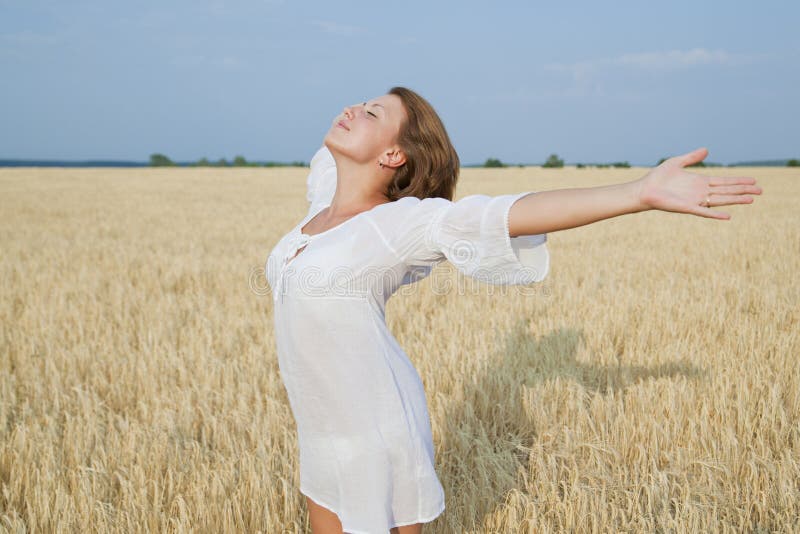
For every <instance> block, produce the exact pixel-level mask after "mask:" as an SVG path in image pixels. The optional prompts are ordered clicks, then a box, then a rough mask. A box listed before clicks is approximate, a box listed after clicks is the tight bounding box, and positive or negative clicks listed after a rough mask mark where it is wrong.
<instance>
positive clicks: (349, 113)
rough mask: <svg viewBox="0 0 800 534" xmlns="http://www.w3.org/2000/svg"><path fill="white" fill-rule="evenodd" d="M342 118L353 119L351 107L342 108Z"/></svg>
mask: <svg viewBox="0 0 800 534" xmlns="http://www.w3.org/2000/svg"><path fill="white" fill-rule="evenodd" d="M344 117H345V118H346V119H348V120H350V119H352V118H353V107H352V106H345V108H344Z"/></svg>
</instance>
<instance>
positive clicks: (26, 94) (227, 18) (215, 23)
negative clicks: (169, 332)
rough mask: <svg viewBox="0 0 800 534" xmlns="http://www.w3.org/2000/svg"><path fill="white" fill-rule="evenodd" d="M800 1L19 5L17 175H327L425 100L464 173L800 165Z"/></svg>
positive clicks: (5, 64) (5, 74)
mask: <svg viewBox="0 0 800 534" xmlns="http://www.w3.org/2000/svg"><path fill="white" fill-rule="evenodd" d="M798 20H800V3H799V2H790V1H784V2H768V1H767V2H762V3H760V4H758V5H757V4H756V3H755V2H738V1H726V2H722V1H719V2H717V1H714V2H684V1H672V2H663V3H659V4H656V3H651V2H624V1H623V2H566V1H565V2H541V3H539V2H495V3H491V2H469V1H466V2H458V3H455V2H453V3H444V2H417V1H403V2H393V3H380V2H354V1H339V2H312V1H306V2H292V1H289V0H286V1H281V0H239V1H236V2H234V1H229V2H210V1H203V0H200V1H192V2H189V1H183V0H175V1H170V2H150V1H140V2H109V1H107V0H106V1H99V0H97V1H96V0H92V1H81V0H76V1H70V2H63V1H55V0H54V1H43V0H24V1H22V0H20V1H9V0H0V73H2V75H1V76H0V158H39V159H127V160H138V161H144V160H147V158H148V157H149V155H150V154H151V153H153V152H162V153H165V154H167V155H168V156H170V157H171V158H173V159H175V160H179V161H190V160H196V159H199V158H200V157H204V156H205V157H207V158H209V159H212V160H216V159H219V158H221V157H225V158H228V159H229V160H230V159H232V158H233V156H234V155H236V154H242V155H244V156H245V157H246V158H248V159H252V160H281V161H290V160H303V161H308V160H309V159H310V158H311V155H312V154H313V153H314V151H315V150H316V149H317V148H318V146H319V145H320V143H321V140H322V137H323V136H324V134H325V132H326V131H327V129H328V126H329V125H330V121H331V119H332V118H333V117H334V116H335V115H336V114H337V113H338V112H339V111H340V110H341V108H342V107H343V106H344V105H345V104H350V103H355V102H360V101H363V100H366V99H369V98H371V97H374V96H377V95H380V94H383V93H384V92H386V91H387V90H388V89H389V88H390V87H392V86H394V85H405V86H408V87H410V88H412V89H414V90H416V91H418V92H419V93H420V94H422V95H423V96H425V97H426V98H427V99H428V100H429V101H430V102H431V103H432V104H433V105H434V107H436V108H437V110H438V111H439V113H440V115H441V116H442V118H443V120H444V122H445V125H446V126H447V128H448V131H449V132H450V135H451V137H452V139H453V142H454V144H455V146H456V148H457V150H458V151H459V154H460V156H461V159H462V162H464V163H478V162H483V161H484V160H485V159H486V158H487V157H496V158H500V159H501V160H503V161H506V162H532V163H533V162H541V161H544V160H545V159H546V158H547V156H548V155H549V154H550V153H553V152H555V153H558V154H559V155H560V156H561V157H562V158H564V159H565V160H566V161H567V162H573V163H574V162H581V161H584V162H591V161H597V162H601V161H618V160H628V161H630V162H631V163H633V164H643V165H652V164H655V163H656V162H657V160H658V159H659V158H660V157H662V156H667V155H671V154H677V153H681V152H686V151H688V150H690V149H692V148H695V147H698V146H707V147H708V148H709V150H710V155H709V157H708V161H715V162H721V163H731V162H736V161H742V160H753V159H772V158H785V157H800V133H798V127H799V126H800V105H798V98H797V95H798V94H800V89H798V87H800V37H798V35H800V32H798V29H797V23H798Z"/></svg>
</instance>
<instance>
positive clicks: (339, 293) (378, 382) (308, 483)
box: [266, 87, 761, 534]
mask: <svg viewBox="0 0 800 534" xmlns="http://www.w3.org/2000/svg"><path fill="white" fill-rule="evenodd" d="M706 154H707V151H706V150H705V149H698V150H695V151H694V152H690V153H688V154H684V155H682V156H678V157H674V158H671V159H668V160H666V161H665V162H663V163H662V164H661V165H659V166H658V167H656V168H654V169H652V170H651V171H650V172H648V173H647V174H646V175H645V176H643V177H642V178H640V179H638V180H635V181H632V182H628V183H621V184H618V185H611V186H603V187H591V188H581V189H562V190H554V191H545V192H532V191H528V192H523V193H517V194H507V195H500V196H494V197H491V196H486V195H472V196H469V197H466V198H463V199H461V200H459V201H457V202H453V201H452V199H453V193H454V189H455V185H456V180H457V177H458V170H459V160H458V156H457V154H456V151H455V150H454V148H453V146H452V145H451V143H450V140H449V137H448V135H447V132H446V131H445V128H444V126H443V125H442V122H441V120H440V119H439V117H438V116H437V114H436V112H435V111H434V110H433V108H432V107H431V106H430V104H428V102H427V101H425V100H424V99H423V98H422V97H420V96H419V95H417V94H416V93H414V92H413V91H410V90H408V89H405V88H399V87H395V88H393V89H392V90H391V91H389V93H388V94H386V95H383V96H380V97H378V98H374V99H372V100H369V101H367V102H364V103H361V104H357V105H353V106H348V107H346V108H344V110H343V111H342V112H341V114H339V115H338V116H337V117H336V118H335V119H334V121H333V124H332V126H331V128H330V130H329V131H328V133H327V135H326V136H325V140H324V147H323V148H321V149H320V150H319V151H318V152H317V153H316V155H315V156H314V158H313V159H312V161H311V173H310V174H309V177H308V195H307V197H308V201H309V202H310V208H309V211H308V213H307V214H306V216H305V217H304V218H303V219H302V220H301V221H300V222H299V223H298V224H297V225H296V226H295V227H294V228H292V230H291V231H289V233H287V234H286V235H285V236H284V237H283V238H281V240H280V241H279V242H278V244H277V245H276V246H275V248H274V249H273V250H272V252H271V253H270V255H269V258H268V260H267V265H266V270H267V278H268V280H269V283H270V287H271V289H272V293H273V300H274V320H275V336H276V343H277V351H278V363H279V367H280V373H281V377H282V379H283V381H284V384H285V387H286V391H287V394H288V397H289V402H290V405H291V408H292V412H293V414H294V417H295V421H296V423H297V432H298V442H299V452H300V492H301V493H302V494H303V495H305V496H306V498H307V502H308V509H309V513H310V522H311V526H312V529H313V531H314V533H315V534H320V533H329V532H352V533H358V532H364V533H370V534H374V533H379V532H380V533H385V532H387V531H390V530H391V532H395V533H400V534H403V533H418V532H421V530H422V524H423V523H425V522H428V521H431V520H433V519H434V518H436V517H437V516H438V515H439V514H440V513H441V512H442V511H443V510H444V492H443V490H442V486H441V484H440V483H439V480H438V478H437V476H436V472H435V470H434V457H433V443H432V439H431V427H430V421H429V416H428V411H427V405H426V401H425V393H424V391H423V388H422V382H421V380H420V377H419V375H418V374H417V372H416V370H415V369H414V367H413V365H412V364H411V362H410V361H409V359H408V357H407V356H406V354H405V353H404V352H403V350H402V349H401V348H400V346H399V345H398V344H397V342H396V341H395V339H394V337H393V336H392V334H391V332H389V330H388V328H387V326H386V323H385V318H384V309H385V304H386V301H387V299H388V298H389V297H390V296H391V295H392V294H393V293H394V292H395V291H396V290H397V289H398V288H399V287H400V286H401V285H403V284H408V283H412V282H415V281H417V280H419V279H421V278H423V277H424V276H425V275H427V274H428V273H429V272H430V270H431V269H432V268H433V267H434V266H435V265H436V264H438V263H439V262H441V261H444V260H450V261H451V262H452V263H453V264H454V265H455V267H456V268H457V269H458V270H459V271H460V272H462V273H464V274H467V275H469V276H472V277H475V278H477V279H479V280H483V281H485V282H488V283H492V284H528V283H531V282H537V281H540V280H542V279H543V278H544V277H545V276H546V274H547V271H548V268H549V257H548V252H547V248H546V243H545V237H546V234H547V233H548V232H554V231H557V230H564V229H567V228H574V227H577V226H582V225H585V224H589V223H592V222H595V221H599V220H602V219H608V218H610V217H615V216H618V215H623V214H626V213H634V212H639V211H644V210H649V209H659V210H664V211H672V212H678V213H687V214H693V215H699V216H703V217H711V218H716V219H729V218H730V216H729V215H728V214H726V213H722V212H719V211H716V210H713V209H711V208H712V207H718V206H725V205H730V204H746V203H750V202H752V201H753V197H751V196H748V195H757V194H760V193H761V189H760V188H759V187H757V186H756V185H755V180H753V179H752V178H722V177H709V176H702V175H697V174H692V173H690V172H687V171H686V170H685V169H684V167H686V166H688V165H691V164H693V163H696V162H699V161H702V160H703V159H704V158H705V156H706Z"/></svg>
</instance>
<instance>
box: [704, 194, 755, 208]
mask: <svg viewBox="0 0 800 534" xmlns="http://www.w3.org/2000/svg"><path fill="white" fill-rule="evenodd" d="M708 199H709V200H710V201H711V205H712V206H727V205H729V204H752V203H753V197H743V196H740V195H713V196H710V197H708Z"/></svg>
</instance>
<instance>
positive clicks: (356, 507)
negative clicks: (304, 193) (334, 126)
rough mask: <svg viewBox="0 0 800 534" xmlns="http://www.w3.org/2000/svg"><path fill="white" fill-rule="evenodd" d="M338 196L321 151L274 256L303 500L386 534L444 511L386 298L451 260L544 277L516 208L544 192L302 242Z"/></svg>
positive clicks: (349, 528) (406, 204) (377, 211)
mask: <svg viewBox="0 0 800 534" xmlns="http://www.w3.org/2000/svg"><path fill="white" fill-rule="evenodd" d="M335 189H336V166H335V162H334V160H333V157H332V156H331V154H330V152H329V151H328V150H327V149H326V148H324V147H323V148H322V149H320V150H319V151H318V152H317V153H316V154H315V156H314V158H313V159H312V161H311V173H310V174H309V176H308V200H309V202H310V203H311V206H310V209H309V211H308V214H307V215H306V216H305V217H304V218H303V220H302V221H300V222H299V223H298V224H297V226H295V227H294V228H292V229H291V231H289V233H288V234H286V235H285V236H284V237H283V238H281V240H280V241H279V242H278V244H277V245H276V246H275V248H274V249H273V250H272V252H271V253H270V255H269V258H268V259H267V264H266V272H267V279H268V281H269V284H270V287H271V289H272V296H273V303H274V320H275V337H276V344H277V353H278V364H279V368H280V373H281V377H282V379H283V382H284V385H285V387H286V391H287V394H288V398H289V402H290V405H291V409H292V412H293V414H294V418H295V421H296V424H297V433H298V443H299V452H300V491H301V493H303V494H304V495H306V496H308V497H310V498H311V499H313V500H314V501H315V502H317V503H318V504H320V505H322V506H324V507H325V508H328V509H329V510H331V511H333V512H335V513H336V514H337V515H338V516H339V519H340V520H341V522H342V526H343V528H344V531H345V532H352V533H357V532H365V533H370V534H374V533H385V532H388V530H389V529H390V528H392V527H395V526H402V525H408V524H413V523H418V522H428V521H431V520H433V519H434V518H435V517H436V516H438V515H439V514H440V513H441V512H442V511H443V510H444V492H443V490H442V486H441V484H440V482H439V479H438V478H437V476H436V471H435V469H434V465H435V463H434V455H433V442H432V438H431V426H430V420H429V416H428V409H427V404H426V401H425V392H424V391H423V387H422V381H421V380H420V377H419V375H418V374H417V371H416V369H415V368H414V366H413V365H412V364H411V362H410V360H409V359H408V357H407V356H406V354H405V353H404V352H403V349H402V348H400V346H399V345H398V343H397V341H396V340H395V339H394V337H393V336H392V334H391V332H390V331H389V329H388V328H387V326H386V322H385V317H384V308H385V304H386V301H387V299H388V298H389V297H390V296H391V295H392V294H393V293H394V292H395V291H396V290H397V289H398V288H399V287H400V286H401V285H403V284H408V283H412V282H414V281H417V280H419V279H421V278H424V276H426V275H427V274H428V273H430V270H431V269H432V268H433V267H434V266H435V265H436V264H437V263H439V262H441V261H444V260H450V261H451V262H452V263H453V264H454V265H455V266H456V268H457V269H458V270H459V271H461V272H462V273H465V274H467V275H470V276H473V277H475V278H477V279H479V280H482V281H485V282H488V283H492V284H528V283H532V282H537V281H540V280H542V279H543V278H544V277H545V275H546V274H547V271H548V263H549V258H548V253H547V248H546V244H545V239H546V236H545V235H538V236H521V237H515V238H510V237H509V234H508V211H509V208H510V207H511V205H512V204H513V203H514V201H516V200H517V199H518V198H520V197H522V196H524V195H526V194H530V193H532V192H526V193H519V194H513V195H502V196H496V197H490V196H486V195H473V196H469V197H466V198H463V199H461V200H459V201H457V202H451V201H449V200H447V199H443V198H427V199H423V200H420V199H418V198H414V197H408V198H402V199H400V200H397V201H394V202H389V203H386V204H381V205H378V206H376V207H374V208H372V209H371V210H369V211H365V212H362V213H359V214H358V215H356V216H355V217H352V218H350V219H348V220H346V221H345V222H343V223H341V224H339V225H337V226H335V227H333V228H330V229H329V230H326V231H324V232H321V233H319V234H315V235H311V236H309V235H306V234H303V233H301V229H302V228H303V227H304V225H305V224H306V223H307V222H308V221H310V220H311V219H312V218H313V217H314V215H316V214H317V213H319V211H320V210H322V209H323V208H324V207H326V206H327V205H329V204H330V201H331V198H332V197H333V193H334V191H335ZM303 247H305V248H303ZM301 249H302V250H301ZM295 254H296V256H295Z"/></svg>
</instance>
